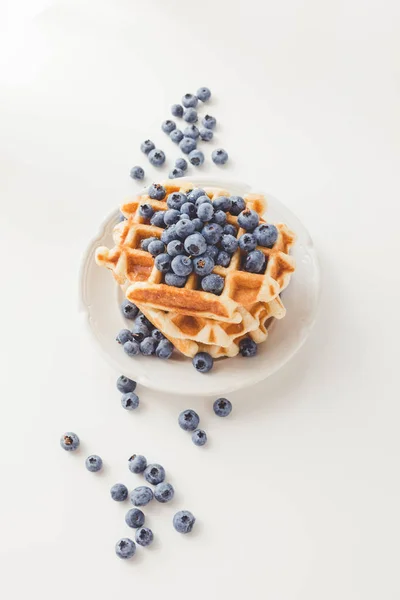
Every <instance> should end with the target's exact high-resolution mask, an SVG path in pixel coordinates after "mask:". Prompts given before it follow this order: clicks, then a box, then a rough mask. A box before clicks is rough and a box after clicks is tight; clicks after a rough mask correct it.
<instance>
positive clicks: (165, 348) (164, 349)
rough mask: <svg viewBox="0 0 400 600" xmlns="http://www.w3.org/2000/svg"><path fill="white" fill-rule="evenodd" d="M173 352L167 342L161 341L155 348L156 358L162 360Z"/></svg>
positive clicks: (169, 343)
mask: <svg viewBox="0 0 400 600" xmlns="http://www.w3.org/2000/svg"><path fill="white" fill-rule="evenodd" d="M173 351H174V347H173V345H172V344H171V342H170V341H169V340H166V339H164V340H161V342H159V344H158V346H157V348H156V356H157V357H158V358H162V359H168V358H169V357H170V356H171V354H172V352H173Z"/></svg>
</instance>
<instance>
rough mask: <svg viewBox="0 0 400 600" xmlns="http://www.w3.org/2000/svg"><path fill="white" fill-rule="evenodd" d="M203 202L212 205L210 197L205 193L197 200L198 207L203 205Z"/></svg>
mask: <svg viewBox="0 0 400 600" xmlns="http://www.w3.org/2000/svg"><path fill="white" fill-rule="evenodd" d="M202 204H211V206H212V202H211V200H210V198H209V197H208V196H206V195H205V194H204V195H203V196H199V197H198V198H197V200H196V208H199V206H201V205H202Z"/></svg>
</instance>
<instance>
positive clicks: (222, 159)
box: [211, 148, 229, 165]
mask: <svg viewBox="0 0 400 600" xmlns="http://www.w3.org/2000/svg"><path fill="white" fill-rule="evenodd" d="M211 158H212V161H213V162H214V163H215V164H216V165H224V164H225V163H226V161H227V160H228V158H229V156H228V153H227V151H226V150H224V149H223V148H218V149H217V150H213V152H212V154H211Z"/></svg>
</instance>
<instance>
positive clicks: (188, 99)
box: [182, 94, 198, 108]
mask: <svg viewBox="0 0 400 600" xmlns="http://www.w3.org/2000/svg"><path fill="white" fill-rule="evenodd" d="M197 103H198V98H197V96H195V95H194V94H185V95H184V96H183V98H182V104H183V106H184V107H185V108H190V107H195V106H197Z"/></svg>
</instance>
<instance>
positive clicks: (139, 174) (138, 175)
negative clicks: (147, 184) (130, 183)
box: [129, 166, 144, 179]
mask: <svg viewBox="0 0 400 600" xmlns="http://www.w3.org/2000/svg"><path fill="white" fill-rule="evenodd" d="M129 175H130V176H131V177H132V179H143V178H144V170H143V169H142V167H138V166H136V167H132V169H131V170H130V172H129Z"/></svg>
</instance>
